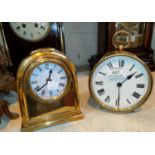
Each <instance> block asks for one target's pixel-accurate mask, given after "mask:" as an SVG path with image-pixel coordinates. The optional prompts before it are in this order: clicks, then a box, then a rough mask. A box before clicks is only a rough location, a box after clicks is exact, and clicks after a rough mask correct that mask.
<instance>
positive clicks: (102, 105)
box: [89, 51, 153, 113]
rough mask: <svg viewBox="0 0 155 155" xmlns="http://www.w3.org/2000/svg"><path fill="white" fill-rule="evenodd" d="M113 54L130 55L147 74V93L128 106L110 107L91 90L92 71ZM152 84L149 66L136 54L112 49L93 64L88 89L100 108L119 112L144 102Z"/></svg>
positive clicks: (133, 108) (128, 110)
mask: <svg viewBox="0 0 155 155" xmlns="http://www.w3.org/2000/svg"><path fill="white" fill-rule="evenodd" d="M115 56H127V57H131V58H133V59H135V60H136V61H139V62H140V63H141V64H142V65H143V66H144V68H145V69H146V71H147V74H148V78H149V79H148V81H149V85H148V89H147V93H146V94H145V95H144V96H143V98H142V99H141V100H140V101H139V102H138V103H137V104H135V105H133V106H130V107H128V108H112V107H109V106H107V105H106V104H105V103H104V102H101V101H100V100H98V98H97V97H96V96H95V93H94V92H93V88H92V75H93V72H94V71H95V70H96V68H97V66H98V65H99V64H100V63H102V62H103V61H105V60H106V59H109V58H111V57H115ZM152 86H153V78H152V74H151V72H150V70H149V68H148V67H147V66H146V64H145V63H144V62H143V61H142V60H140V59H139V58H138V57H137V56H136V55H134V54H132V53H129V52H126V51H121V52H120V51H113V52H111V53H108V54H107V55H105V56H103V57H102V58H101V59H100V60H99V62H98V63H97V64H96V65H95V66H94V68H93V70H92V72H91V75H90V78H89V90H90V93H91V96H92V97H93V98H94V100H95V101H96V102H97V103H98V104H99V105H100V106H101V108H103V109H107V110H109V111H112V112H121V113H124V112H125V113H126V112H133V111H134V110H135V109H136V108H138V107H140V106H141V105H142V104H144V103H145V101H146V100H147V99H148V97H149V96H150V94H151V91H152Z"/></svg>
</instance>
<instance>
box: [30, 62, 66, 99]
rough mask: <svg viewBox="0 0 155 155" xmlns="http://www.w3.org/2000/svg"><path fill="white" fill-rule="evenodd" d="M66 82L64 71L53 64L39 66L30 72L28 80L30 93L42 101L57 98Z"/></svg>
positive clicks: (46, 63) (47, 63)
mask: <svg viewBox="0 0 155 155" xmlns="http://www.w3.org/2000/svg"><path fill="white" fill-rule="evenodd" d="M67 82H68V81H67V73H66V71H65V70H64V68H62V67H61V66H60V65H59V64H57V63H54V62H45V63H42V64H39V65H38V66H37V67H35V68H34V69H33V70H32V72H31V75H30V79H29V83H30V87H31V89H32V91H33V92H34V94H36V95H37V96H39V97H40V98H42V99H51V98H53V99H54V98H58V97H59V96H60V95H61V94H62V93H63V92H64V90H65V88H66V86H67Z"/></svg>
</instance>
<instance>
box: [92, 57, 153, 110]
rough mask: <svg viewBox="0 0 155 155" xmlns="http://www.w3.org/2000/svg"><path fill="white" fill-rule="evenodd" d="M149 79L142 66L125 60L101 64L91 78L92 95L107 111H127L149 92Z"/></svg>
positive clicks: (124, 58) (115, 59) (130, 59)
mask: <svg viewBox="0 0 155 155" xmlns="http://www.w3.org/2000/svg"><path fill="white" fill-rule="evenodd" d="M150 81H151V77H150V74H149V72H148V70H147V69H146V68H145V67H144V65H143V64H142V63H140V62H139V61H137V60H136V59H134V58H132V57H128V56H121V55H119V56H112V57H109V58H108V59H106V60H105V61H103V62H101V63H100V64H99V65H98V66H97V68H96V69H95V71H94V72H93V74H92V77H91V81H90V82H91V91H92V93H93V94H94V96H95V97H96V98H97V100H98V101H99V102H100V103H101V104H102V105H103V106H104V107H107V108H108V109H117V110H118V111H119V110H120V111H123V109H130V107H132V106H136V104H138V103H140V101H141V100H142V99H143V97H144V96H146V94H147V93H148V92H149V91H150V89H151V88H150V85H149V84H150Z"/></svg>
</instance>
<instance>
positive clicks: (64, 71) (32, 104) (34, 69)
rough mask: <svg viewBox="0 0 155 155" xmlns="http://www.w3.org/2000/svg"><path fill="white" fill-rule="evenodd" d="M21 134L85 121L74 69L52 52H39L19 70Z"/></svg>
mask: <svg viewBox="0 0 155 155" xmlns="http://www.w3.org/2000/svg"><path fill="white" fill-rule="evenodd" d="M17 88H18V95H19V102H20V107H21V114H22V131H33V130H36V129H39V128H42V127H46V126H49V125H54V124H58V123H62V122H67V121H72V120H78V119H81V118H83V115H82V113H81V111H80V108H79V99H78V84H77V77H76V73H75V68H74V66H73V64H72V63H71V62H70V60H69V59H68V58H67V57H66V56H64V55H63V54H61V53H60V52H59V51H57V50H55V49H53V48H43V49H38V50H35V51H33V52H31V54H30V55H29V56H28V57H27V58H25V59H24V60H23V61H22V62H21V64H20V66H19V69H18V73H17Z"/></svg>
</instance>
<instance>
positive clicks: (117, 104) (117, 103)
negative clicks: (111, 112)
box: [116, 99, 119, 107]
mask: <svg viewBox="0 0 155 155" xmlns="http://www.w3.org/2000/svg"><path fill="white" fill-rule="evenodd" d="M116 106H117V107H119V102H118V99H116Z"/></svg>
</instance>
